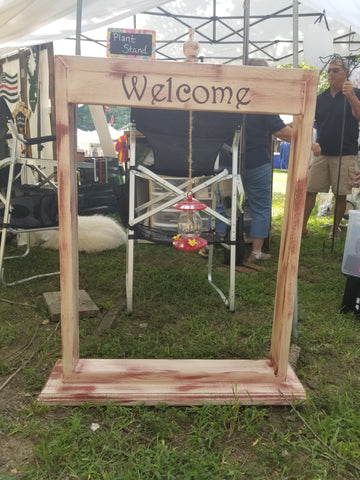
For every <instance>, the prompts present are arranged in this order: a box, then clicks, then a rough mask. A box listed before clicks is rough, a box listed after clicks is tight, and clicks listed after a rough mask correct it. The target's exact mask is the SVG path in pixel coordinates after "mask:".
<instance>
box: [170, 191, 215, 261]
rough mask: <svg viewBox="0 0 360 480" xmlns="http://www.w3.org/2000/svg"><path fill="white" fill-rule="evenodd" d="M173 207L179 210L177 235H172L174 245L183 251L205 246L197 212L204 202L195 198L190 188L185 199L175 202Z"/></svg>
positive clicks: (199, 248) (192, 250) (202, 207)
mask: <svg viewBox="0 0 360 480" xmlns="http://www.w3.org/2000/svg"><path fill="white" fill-rule="evenodd" d="M174 208H176V210H180V212H181V213H180V216H179V221H178V232H179V235H177V237H174V241H173V245H174V247H176V248H177V249H178V250H182V251H184V252H196V251H197V250H201V249H202V248H204V247H206V245H207V241H206V240H205V239H204V238H201V237H200V234H201V227H202V222H201V217H200V213H199V211H200V210H204V209H205V208H206V205H205V203H202V202H199V201H198V200H195V199H194V198H193V192H192V191H191V190H190V191H189V192H188V193H187V199H186V200H183V201H181V202H178V203H176V204H175V205H174Z"/></svg>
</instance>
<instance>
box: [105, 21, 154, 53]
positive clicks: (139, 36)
mask: <svg viewBox="0 0 360 480" xmlns="http://www.w3.org/2000/svg"><path fill="white" fill-rule="evenodd" d="M107 56H108V57H128V58H140V59H143V60H146V59H149V58H150V59H154V58H155V31H154V30H131V29H126V28H109V29H108V33H107Z"/></svg>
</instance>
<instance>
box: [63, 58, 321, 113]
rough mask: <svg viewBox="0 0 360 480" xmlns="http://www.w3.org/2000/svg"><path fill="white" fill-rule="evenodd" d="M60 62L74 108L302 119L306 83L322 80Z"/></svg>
mask: <svg viewBox="0 0 360 480" xmlns="http://www.w3.org/2000/svg"><path fill="white" fill-rule="evenodd" d="M60 58H61V61H62V62H64V64H66V65H67V67H68V76H69V77H68V78H69V83H68V99H69V101H70V102H74V103H89V104H101V105H103V104H109V105H123V106H141V107H148V108H171V109H181V110H189V109H192V110H206V111H209V110H211V111H219V112H220V111H223V112H239V113H242V112H249V113H284V114H293V115H298V114H300V113H301V112H302V111H303V99H304V96H305V85H306V82H307V80H308V78H309V77H311V76H312V77H315V78H316V73H315V72H314V71H313V70H301V69H297V70H295V69H278V68H267V67H241V66H233V65H215V64H212V65H206V64H196V63H195V64H194V63H178V62H144V61H141V60H133V59H115V58H86V57H81V58H80V57H68V56H61V57H60ZM85 85H86V88H84V86H85ZM114 92H116V95H115V94H114Z"/></svg>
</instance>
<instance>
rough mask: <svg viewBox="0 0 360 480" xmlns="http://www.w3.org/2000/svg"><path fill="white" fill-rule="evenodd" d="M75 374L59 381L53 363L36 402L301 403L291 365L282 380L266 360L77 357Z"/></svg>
mask: <svg viewBox="0 0 360 480" xmlns="http://www.w3.org/2000/svg"><path fill="white" fill-rule="evenodd" d="M94 374H95V376H97V377H98V381H96V380H95V379H94ZM76 376H78V377H79V378H73V379H72V380H71V382H63V380H62V362H61V360H59V361H58V362H57V363H56V365H55V367H54V369H53V371H52V373H51V375H50V377H49V380H48V381H47V383H46V384H45V386H44V388H43V390H42V392H41V394H40V395H39V397H38V400H39V402H40V403H42V404H46V405H55V404H61V405H78V404H81V403H83V402H85V401H86V402H90V403H95V404H101V403H106V402H109V401H112V402H115V403H119V404H123V405H133V404H137V403H145V404H146V405H155V404H157V403H159V402H165V403H167V404H169V405H183V406H185V405H202V404H204V403H217V404H229V403H241V404H243V405H287V404H288V403H289V402H290V403H292V402H295V401H296V402H298V401H303V400H305V399H306V395H305V390H304V388H303V386H302V385H301V383H300V382H299V380H298V378H297V377H296V375H295V373H294V372H293V370H292V369H291V367H288V371H287V375H286V378H285V377H282V378H281V377H279V376H275V375H274V370H273V368H272V366H271V364H270V363H269V361H268V360H164V359H162V360H148V359H146V360H140V359H136V360H129V359H126V360H99V359H83V360H81V361H80V362H79V364H78V372H77V374H76ZM76 376H75V377H76ZM84 378H88V380H87V381H84Z"/></svg>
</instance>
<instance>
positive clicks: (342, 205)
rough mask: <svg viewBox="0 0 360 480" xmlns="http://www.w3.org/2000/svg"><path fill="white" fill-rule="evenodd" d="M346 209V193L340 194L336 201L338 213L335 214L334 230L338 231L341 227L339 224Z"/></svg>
mask: <svg viewBox="0 0 360 480" xmlns="http://www.w3.org/2000/svg"><path fill="white" fill-rule="evenodd" d="M345 210H346V195H338V196H337V201H336V213H335V215H334V222H335V223H334V230H333V232H337V231H338V228H339V224H340V222H341V219H342V218H343V216H344V213H345Z"/></svg>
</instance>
